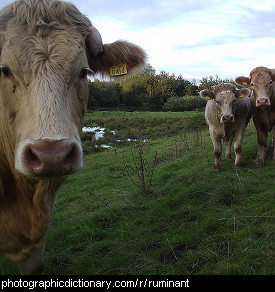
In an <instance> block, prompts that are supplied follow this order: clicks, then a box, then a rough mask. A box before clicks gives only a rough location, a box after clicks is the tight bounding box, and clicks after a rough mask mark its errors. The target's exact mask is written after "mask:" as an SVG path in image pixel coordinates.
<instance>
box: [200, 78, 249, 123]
mask: <svg viewBox="0 0 275 292" xmlns="http://www.w3.org/2000/svg"><path fill="white" fill-rule="evenodd" d="M249 94H250V90H249V89H247V88H242V89H240V90H238V89H237V88H236V87H235V86H234V85H233V84H231V83H221V84H218V85H216V86H214V88H213V91H211V90H208V89H204V90H202V91H201V92H200V96H201V97H202V98H204V99H206V100H214V101H215V106H216V111H217V113H218V117H219V119H220V123H223V124H225V123H234V122H235V117H234V115H235V109H236V101H237V98H243V97H245V96H249Z"/></svg>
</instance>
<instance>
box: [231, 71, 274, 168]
mask: <svg viewBox="0 0 275 292" xmlns="http://www.w3.org/2000/svg"><path fill="white" fill-rule="evenodd" d="M274 80H275V70H274V69H268V68H266V67H256V68H254V69H253V70H252V71H251V72H250V76H249V77H244V76H240V77H237V78H236V79H235V82H236V83H237V84H240V85H242V86H250V87H251V89H252V92H251V97H250V98H251V104H252V116H253V122H254V125H255V127H256V131H257V141H258V152H257V156H256V160H257V161H258V162H260V163H263V162H264V157H265V148H266V147H267V137H268V133H269V132H271V131H272V130H273V140H272V147H273V160H275V147H274V141H275V130H274V126H275V82H273V81H274Z"/></svg>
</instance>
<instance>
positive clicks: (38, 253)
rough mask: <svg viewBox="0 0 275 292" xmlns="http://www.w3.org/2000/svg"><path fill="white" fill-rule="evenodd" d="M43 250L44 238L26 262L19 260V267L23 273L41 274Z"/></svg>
mask: <svg viewBox="0 0 275 292" xmlns="http://www.w3.org/2000/svg"><path fill="white" fill-rule="evenodd" d="M43 251H44V240H43V242H42V243H41V244H40V245H39V246H37V247H36V248H34V249H33V250H32V251H31V252H30V255H29V257H28V258H27V260H25V261H24V262H19V263H18V267H19V270H20V274H21V275H39V274H41V272H42V270H43V267H44V261H43Z"/></svg>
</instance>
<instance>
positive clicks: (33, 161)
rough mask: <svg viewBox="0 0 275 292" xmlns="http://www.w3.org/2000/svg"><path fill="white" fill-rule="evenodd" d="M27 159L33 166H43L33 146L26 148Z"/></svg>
mask: <svg viewBox="0 0 275 292" xmlns="http://www.w3.org/2000/svg"><path fill="white" fill-rule="evenodd" d="M26 161H27V163H28V164H29V165H30V167H32V168H39V167H40V166H41V160H40V159H39V157H38V156H37V155H36V154H35V152H34V151H33V150H32V148H31V147H29V148H28V149H27V150H26Z"/></svg>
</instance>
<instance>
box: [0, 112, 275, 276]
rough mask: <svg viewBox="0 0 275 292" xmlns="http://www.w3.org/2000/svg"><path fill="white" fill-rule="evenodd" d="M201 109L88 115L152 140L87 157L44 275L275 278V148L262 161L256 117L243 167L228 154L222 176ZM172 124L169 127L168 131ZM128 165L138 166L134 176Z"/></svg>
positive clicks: (62, 205) (60, 211)
mask: <svg viewBox="0 0 275 292" xmlns="http://www.w3.org/2000/svg"><path fill="white" fill-rule="evenodd" d="M203 115H204V113H203V112H186V113H169V112H168V113H167V112H166V113H149V112H146V113H141V112H133V113H122V112H95V113H89V114H87V117H86V125H90V126H91V124H90V123H91V122H93V123H94V124H97V123H99V122H100V123H105V124H104V125H105V126H109V125H110V123H112V124H113V125H116V124H119V123H120V124H121V121H122V119H125V121H127V122H124V124H123V125H120V128H121V129H123V130H125V129H127V127H128V128H130V129H131V130H132V131H136V132H139V133H142V134H143V133H144V129H145V128H146V130H147V135H148V137H147V138H149V139H150V141H149V142H148V143H145V144H140V143H130V144H124V145H120V146H118V145H116V149H108V150H104V151H100V152H93V153H90V154H86V155H85V157H84V163H85V168H84V169H83V170H82V171H81V172H79V173H77V174H75V175H72V176H70V177H69V178H68V180H67V182H66V183H65V184H64V186H63V187H62V188H61V190H60V191H59V194H58V199H57V203H56V208H55V211H54V214H53V216H52V220H51V225H50V228H49V231H48V233H47V238H46V249H45V269H44V273H45V274H57V275H59V274H94V275H99V274H103V275H112V274H115V275H118V274H125V275H131V274H135V275H144V274H147V275H159V274H161V275H168V274H173V275H181V274H191V275H192V274H193V275H199V274H222V275H226V274H242V275H246V274H249V275H257V274H267V275H268V274H275V243H274V242H275V241H274V239H275V207H274V206H275V194H274V184H275V180H274V177H275V172H274V163H275V162H274V161H273V160H272V151H271V150H269V151H268V152H267V155H266V160H265V163H264V165H258V164H257V163H256V161H255V156H256V152H257V142H256V132H255V128H254V125H253V124H252V123H251V124H250V125H249V126H248V129H247V132H246V135H245V139H244V143H243V153H242V158H243V167H242V168H241V169H240V170H235V168H234V155H232V156H233V158H232V159H231V160H226V159H225V158H224V157H223V158H222V171H221V172H220V173H216V172H215V171H214V170H213V163H214V156H213V147H212V143H211V140H210V137H209V133H208V129H207V128H206V127H205V124H204V123H202V118H203ZM156 120H157V122H156ZM145 125H146V127H145ZM190 125H191V126H190ZM168 126H170V128H171V132H168V131H166V130H165V131H161V128H163V129H167V128H168ZM180 127H181V128H182V130H179V128H180ZM113 129H116V128H113ZM177 130H178V132H177ZM142 136H143V135H142ZM270 140H271V137H270V139H269V144H270ZM141 145H143V146H141ZM141 150H142V152H141ZM139 153H142V154H139ZM156 153H157V156H156ZM140 158H142V161H143V166H144V167H145V172H144V181H145V185H143V186H142V185H141V180H140V178H139V176H138V173H139V172H138V171H139V170H140V168H141V166H140ZM126 165H127V166H128V169H132V170H131V171H129V173H128V174H127V171H126V167H125V166H126ZM153 165H154V168H153ZM152 172H153V175H152ZM129 176H130V177H129ZM150 178H152V181H151V184H150ZM132 181H134V182H135V184H134V183H133V182H132ZM17 272H18V271H17V268H16V266H15V265H14V264H13V263H11V262H9V261H8V260H6V259H4V258H3V257H1V258H0V274H10V273H17Z"/></svg>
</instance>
